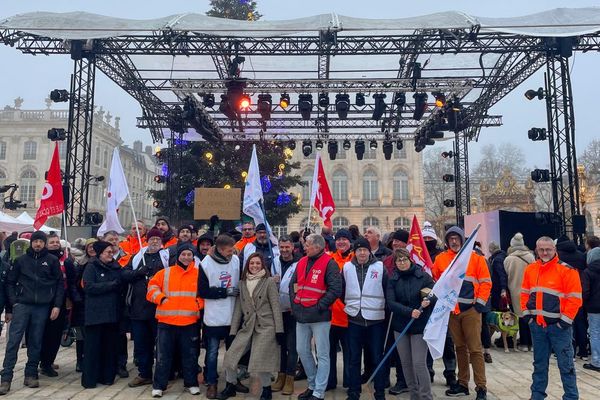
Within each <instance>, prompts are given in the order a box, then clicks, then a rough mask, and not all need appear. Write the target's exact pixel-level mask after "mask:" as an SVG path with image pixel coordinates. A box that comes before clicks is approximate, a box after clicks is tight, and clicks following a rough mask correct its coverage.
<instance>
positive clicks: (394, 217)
mask: <svg viewBox="0 0 600 400" xmlns="http://www.w3.org/2000/svg"><path fill="white" fill-rule="evenodd" d="M365 147H366V150H365V154H364V156H363V159H362V160H357V158H356V154H355V150H354V144H352V148H351V149H350V150H344V149H343V145H342V142H341V141H340V143H339V144H338V153H337V156H336V159H335V160H330V158H329V155H328V153H327V143H325V146H324V148H323V150H321V159H322V160H323V168H324V169H325V174H326V176H327V180H328V182H329V186H330V189H331V192H332V195H333V198H334V200H335V204H336V211H335V214H334V215H333V217H334V218H333V219H332V222H333V228H334V231H335V230H337V229H339V228H341V227H347V226H349V225H353V224H354V225H357V226H358V227H359V228H360V229H361V231H364V230H365V229H366V228H367V227H368V226H370V225H375V226H378V227H379V228H380V229H381V230H382V232H391V231H393V230H396V229H399V228H404V229H408V230H410V225H411V222H412V217H413V215H416V216H417V218H418V220H419V222H420V223H421V224H422V223H423V221H424V217H425V207H424V194H423V156H422V153H416V152H415V151H414V150H413V149H412V148H408V149H407V148H403V149H402V150H397V149H396V147H395V145H394V152H393V153H392V157H391V159H390V160H385V158H384V154H383V150H382V143H381V142H379V143H378V146H377V149H370V148H369V147H370V146H369V142H368V141H367V142H366V146H365ZM301 149H302V143H301V142H299V143H297V147H296V150H295V151H294V156H293V157H292V161H299V162H300V164H301V168H300V170H299V171H298V173H299V174H300V175H301V177H302V180H303V181H304V182H305V183H306V185H305V186H303V187H300V188H297V189H296V191H297V192H298V193H300V194H301V201H302V205H303V211H302V212H301V213H299V214H297V215H295V216H293V217H292V218H290V220H289V222H288V225H287V227H285V231H287V232H290V231H295V230H299V229H301V228H303V227H304V226H305V225H306V222H307V218H308V206H309V203H310V193H311V190H312V188H311V184H312V179H313V172H314V164H315V157H316V151H317V150H316V149H314V148H313V153H311V155H310V156H309V157H304V156H303V154H302V150H301ZM313 217H314V218H313ZM311 220H312V221H313V222H315V223H320V218H318V216H317V215H316V213H315V212H312V216H311ZM277 230H278V231H279V232H281V231H283V230H284V229H283V228H282V227H278V229H277Z"/></svg>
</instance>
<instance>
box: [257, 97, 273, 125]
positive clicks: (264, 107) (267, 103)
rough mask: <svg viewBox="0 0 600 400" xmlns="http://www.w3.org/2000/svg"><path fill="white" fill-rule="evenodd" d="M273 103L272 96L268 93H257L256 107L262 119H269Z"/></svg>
mask: <svg viewBox="0 0 600 400" xmlns="http://www.w3.org/2000/svg"><path fill="white" fill-rule="evenodd" d="M272 104H273V97H272V96H271V95H270V94H259V95H258V103H256V108H257V109H258V112H259V113H260V116H261V117H262V119H263V121H268V120H270V119H271V106H272Z"/></svg>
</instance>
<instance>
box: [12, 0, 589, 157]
mask: <svg viewBox="0 0 600 400" xmlns="http://www.w3.org/2000/svg"><path fill="white" fill-rule="evenodd" d="M597 3H598V2H594V1H578V0H568V1H567V0H562V1H554V0H552V1H551V0H544V1H523V0H518V1H514V0H503V1H474V0H468V1H464V0H454V1H453V2H451V3H450V2H449V3H446V2H434V1H430V2H421V1H420V2H416V1H415V2H410V1H397V0H385V1H383V0H371V1H366V0H304V1H285V0H279V1H275V0H258V1H257V4H258V9H259V11H260V12H261V13H262V14H263V19H268V20H278V19H291V18H297V17H303V16H309V15H315V14H321V13H328V12H336V13H338V14H341V15H348V16H354V17H367V18H402V17H409V16H417V15H423V14H429V13H433V12H440V11H448V10H450V9H452V10H456V11H463V12H465V13H468V14H472V15H476V16H489V17H510V16H520V15H526V14H530V13H535V12H540V11H544V10H548V9H552V8H557V7H567V6H568V7H589V6H596V5H597ZM0 4H1V5H0V19H2V18H4V17H8V16H12V15H14V14H19V13H25V12H31V11H53V12H68V11H88V12H93V13H99V14H104V15H110V16H115V17H122V18H132V19H147V18H156V17H163V16H166V15H171V14H177V13H183V12H197V13H204V12H206V11H207V10H208V8H209V1H208V0H198V1H193V0H169V1H164V0H161V1H157V0H118V1H117V0H100V1H89V0H88V1H84V0H52V1H47V0H27V1H13V2H8V1H5V0H1V3H0ZM450 7H451V8H450ZM571 65H572V78H573V79H572V82H573V93H574V104H575V117H576V136H577V139H576V143H577V146H578V147H577V151H578V152H579V153H582V152H583V150H584V148H585V146H586V145H587V144H588V143H589V142H590V141H591V140H592V139H594V138H597V137H598V132H597V126H598V122H597V121H596V120H595V119H594V118H596V117H597V115H598V113H599V112H598V104H599V102H598V92H599V90H598V89H599V86H600V79H598V71H599V70H600V68H599V67H600V55H598V54H597V53H586V54H582V53H578V54H576V55H575V56H574V57H572V58H571ZM72 68H73V64H72V61H71V60H70V58H69V56H68V55H65V56H49V57H45V56H36V57H33V56H31V55H24V54H22V53H20V52H18V51H17V50H15V49H13V48H10V47H7V46H4V45H2V44H0V107H4V105H11V106H12V105H13V99H15V98H16V97H19V96H21V97H23V98H24V100H25V102H24V104H23V108H24V109H43V108H45V105H44V99H45V98H46V96H47V95H48V93H49V91H50V90H52V89H55V88H67V89H68V87H69V77H70V74H71V72H72ZM539 86H543V71H540V72H538V73H537V74H535V75H534V76H532V77H531V78H530V79H529V80H528V81H526V82H525V83H524V84H523V85H521V86H520V87H519V88H518V89H516V90H515V91H513V92H512V93H511V94H510V95H508V96H507V97H505V98H504V99H503V100H502V101H501V102H500V103H499V104H497V105H496V106H495V107H494V108H492V110H491V113H492V114H501V115H503V122H504V125H503V126H502V127H499V128H484V129H483V130H482V133H481V136H480V140H479V142H478V143H472V145H471V146H470V148H469V149H470V154H471V156H472V160H473V161H477V159H478V158H477V149H478V148H479V147H480V146H482V145H484V144H487V143H501V142H511V143H514V144H516V145H519V146H520V147H522V148H523V149H524V151H525V153H526V156H527V160H528V164H529V165H530V166H533V165H538V166H545V165H547V164H548V145H547V142H536V143H533V142H531V141H529V140H528V139H527V130H528V129H529V128H531V127H533V126H538V127H545V126H546V114H545V106H544V104H545V103H544V102H542V101H527V100H526V99H525V97H524V96H523V93H524V92H525V90H527V89H529V88H538V87H539ZM95 104H96V105H98V106H100V105H101V106H103V107H104V109H105V110H109V111H110V112H111V113H112V114H113V115H116V116H120V117H121V135H122V137H123V139H124V140H125V143H128V144H131V143H132V142H133V140H136V139H141V140H143V141H144V142H145V143H148V144H150V143H151V138H150V134H149V132H148V131H146V130H142V129H138V128H136V127H135V122H136V120H135V118H136V117H137V116H139V115H140V108H139V106H138V104H137V103H136V102H135V101H134V100H133V99H132V98H131V97H129V95H127V94H126V93H125V92H123V91H122V90H121V89H120V88H118V87H117V86H116V85H115V84H114V83H113V82H112V81H110V80H109V79H108V78H106V77H104V76H103V75H102V74H101V73H99V74H97V76H96V98H95ZM411 147H412V146H411ZM442 147H444V145H440V151H441V150H442Z"/></svg>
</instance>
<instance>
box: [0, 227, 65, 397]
mask: <svg viewBox="0 0 600 400" xmlns="http://www.w3.org/2000/svg"><path fill="white" fill-rule="evenodd" d="M30 242H31V247H30V248H29V249H27V253H25V254H24V255H22V256H21V257H19V258H18V259H17V260H16V261H15V263H14V265H13V266H12V268H11V269H10V271H9V272H8V279H7V281H8V282H7V290H8V299H9V302H10V304H11V305H12V307H13V315H12V322H11V327H10V330H9V334H8V343H7V344H6V352H5V354H4V363H3V365H2V366H3V369H2V373H1V377H2V383H1V384H0V395H4V394H6V393H8V391H9V390H10V384H11V381H12V378H13V370H14V367H15V364H16V362H17V352H18V351H19V347H20V345H21V340H22V339H23V335H24V334H25V331H27V333H28V334H27V364H26V365H25V381H24V385H25V386H28V387H31V388H35V387H39V382H38V363H39V361H40V351H41V346H42V336H43V334H44V326H45V325H46V320H47V319H48V314H50V319H51V320H55V319H56V318H57V317H58V314H59V313H60V307H61V306H62V302H63V295H64V287H63V277H62V272H61V270H60V264H59V262H58V259H57V258H56V257H55V256H53V255H51V254H49V253H48V250H47V249H46V234H45V233H44V232H41V231H37V232H34V233H33V234H32V235H31V238H30Z"/></svg>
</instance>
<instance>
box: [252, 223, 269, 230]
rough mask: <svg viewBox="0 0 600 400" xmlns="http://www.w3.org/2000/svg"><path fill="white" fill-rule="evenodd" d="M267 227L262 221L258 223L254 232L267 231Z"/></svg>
mask: <svg viewBox="0 0 600 400" xmlns="http://www.w3.org/2000/svg"><path fill="white" fill-rule="evenodd" d="M266 230H267V227H266V226H265V224H263V223H260V224H258V225H256V228H255V229H254V232H258V231H266Z"/></svg>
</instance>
